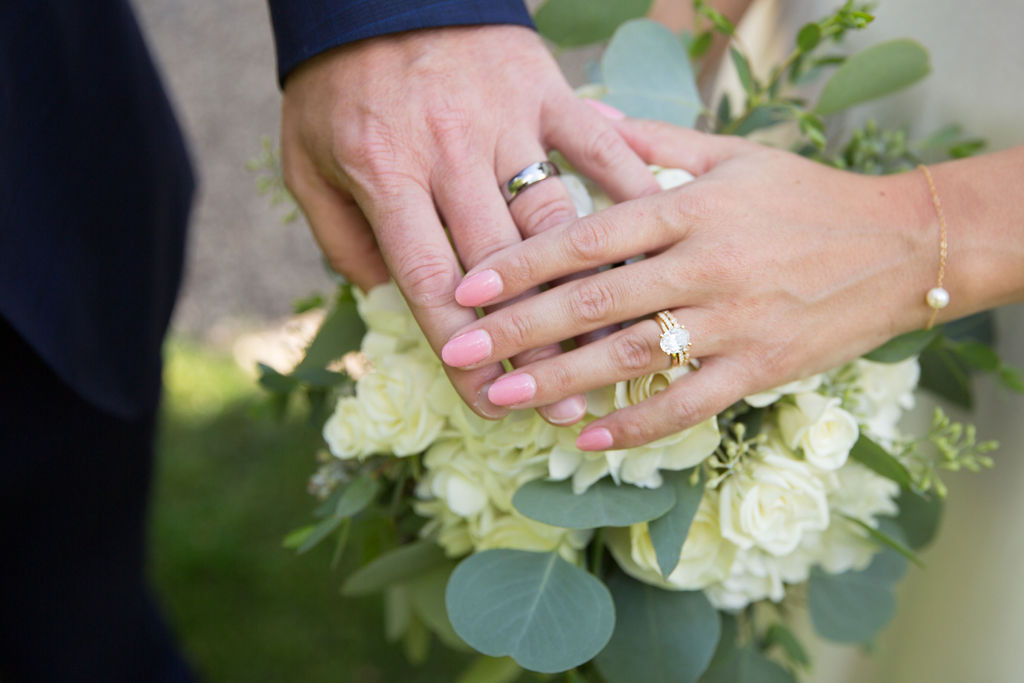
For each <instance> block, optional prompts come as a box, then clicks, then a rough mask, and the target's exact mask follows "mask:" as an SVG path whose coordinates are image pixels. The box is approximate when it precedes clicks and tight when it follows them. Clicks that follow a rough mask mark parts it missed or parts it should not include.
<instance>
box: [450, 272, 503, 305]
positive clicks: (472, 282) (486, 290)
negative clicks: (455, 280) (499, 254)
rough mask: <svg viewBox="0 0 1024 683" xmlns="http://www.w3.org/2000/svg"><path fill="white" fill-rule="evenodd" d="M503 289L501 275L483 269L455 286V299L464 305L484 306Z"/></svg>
mask: <svg viewBox="0 0 1024 683" xmlns="http://www.w3.org/2000/svg"><path fill="white" fill-rule="evenodd" d="M501 290H502V282H501V276H500V275H498V273H496V272H495V271H493V270H481V271H480V272H479V273H473V274H472V275H470V276H469V277H467V278H466V279H465V280H463V281H462V282H461V283H460V284H459V286H458V287H456V288H455V300H456V301H458V302H459V304H460V305H462V306H482V305H484V304H485V303H487V302H488V301H490V300H491V299H493V298H494V297H496V296H498V295H499V294H501Z"/></svg>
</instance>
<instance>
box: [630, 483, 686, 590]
mask: <svg viewBox="0 0 1024 683" xmlns="http://www.w3.org/2000/svg"><path fill="white" fill-rule="evenodd" d="M702 475H703V473H702V472H701V471H700V470H696V469H690V470H683V471H682V472H672V473H669V474H666V475H665V484H664V487H671V489H672V490H673V491H674V493H675V497H676V501H675V504H674V505H673V506H672V507H671V508H670V509H669V511H668V512H666V513H665V514H664V515H662V516H661V517H658V518H657V519H654V520H651V523H650V525H649V531H650V534H651V543H652V544H653V545H654V552H655V554H656V555H657V558H658V568H659V569H660V570H661V575H662V576H668V575H669V574H671V573H672V570H673V569H675V568H676V565H677V564H679V554H680V553H681V552H682V551H683V544H684V543H685V542H686V536H687V535H688V534H689V533H690V524H691V523H693V518H694V516H695V515H696V514H697V508H698V507H700V501H701V498H702V497H703V496H704V477H703V476H702ZM613 592H614V591H613Z"/></svg>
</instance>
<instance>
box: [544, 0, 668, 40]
mask: <svg viewBox="0 0 1024 683" xmlns="http://www.w3.org/2000/svg"><path fill="white" fill-rule="evenodd" d="M652 4H653V0H602V1H601V2H593V0H547V1H546V2H545V3H544V4H543V5H541V6H540V8H539V9H538V10H537V12H536V14H534V16H533V22H534V24H535V25H536V26H537V30H538V31H540V34H541V35H542V36H544V37H545V38H547V39H548V40H550V41H551V42H552V43H554V44H555V45H557V46H559V47H563V48H568V47H580V46H583V45H590V44H591V43H598V42H601V41H602V40H607V39H608V38H610V37H611V35H612V34H613V33H614V32H615V29H617V28H618V27H619V26H620V25H621V24H623V23H624V22H626V21H629V20H630V19H637V18H639V17H642V16H644V15H645V14H647V12H648V11H649V10H650V9H651V5H652Z"/></svg>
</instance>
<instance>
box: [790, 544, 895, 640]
mask: <svg viewBox="0 0 1024 683" xmlns="http://www.w3.org/2000/svg"><path fill="white" fill-rule="evenodd" d="M893 557H895V560H893ZM901 563H902V564H901ZM899 566H902V567H904V568H905V567H906V560H904V559H903V558H902V557H901V556H900V555H899V554H898V553H896V552H895V551H894V550H888V549H886V550H883V551H882V552H880V553H878V554H877V555H876V556H875V559H874V560H873V561H872V562H871V565H870V566H869V567H868V568H867V569H865V570H863V571H850V572H846V573H843V574H829V573H828V572H826V571H825V570H823V569H822V568H821V567H814V568H813V569H812V570H811V578H810V580H809V581H808V584H807V604H808V608H809V610H810V613H811V621H812V622H813V624H814V628H815V630H816V631H817V632H818V634H819V635H821V636H822V637H823V638H827V639H828V640H833V641H836V642H840V643H866V642H868V641H870V640H871V639H872V638H873V637H874V636H875V634H876V633H877V632H878V631H879V630H880V629H881V628H882V627H883V626H885V625H886V624H887V623H888V622H889V620H890V619H891V618H892V615H893V612H894V611H895V609H896V598H895V597H894V596H893V592H892V589H893V584H894V583H895V582H896V581H898V580H899V578H900V577H901V576H902V573H901V572H899V571H898V570H897V567H899Z"/></svg>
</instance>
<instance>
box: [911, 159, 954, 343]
mask: <svg viewBox="0 0 1024 683" xmlns="http://www.w3.org/2000/svg"><path fill="white" fill-rule="evenodd" d="M917 167H918V168H919V169H921V171H922V172H923V173H924V177H925V180H927V181H928V189H929V190H930V191H931V193H932V205H933V206H935V213H936V214H937V215H938V217H939V281H938V283H937V284H936V285H935V286H934V287H932V288H931V289H929V290H928V293H927V294H926V295H925V297H924V300H925V303H927V304H928V306H929V307H931V309H932V314H931V317H930V318H928V324H927V325H926V326H925V328H924V329H926V330H930V329H932V326H933V325H935V318H936V317H937V316H938V315H939V310H940V309H943V308H945V307H946V306H948V305H949V292H947V291H946V289H945V288H944V287H943V286H942V281H943V280H944V279H945V277H946V253H947V250H948V248H947V244H946V215H945V214H944V213H943V212H942V201H941V200H940V199H939V192H938V190H936V189H935V181H934V180H932V173H931V171H929V170H928V167H927V166H925V165H924V164H918V166H917Z"/></svg>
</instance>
